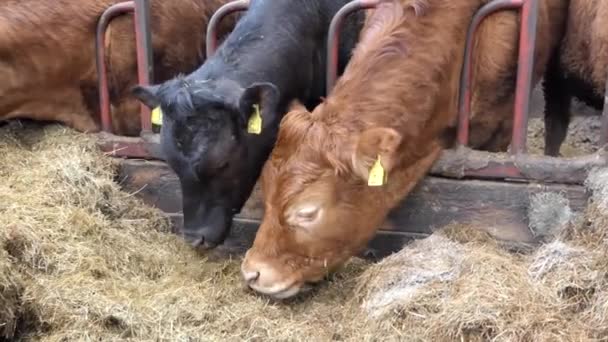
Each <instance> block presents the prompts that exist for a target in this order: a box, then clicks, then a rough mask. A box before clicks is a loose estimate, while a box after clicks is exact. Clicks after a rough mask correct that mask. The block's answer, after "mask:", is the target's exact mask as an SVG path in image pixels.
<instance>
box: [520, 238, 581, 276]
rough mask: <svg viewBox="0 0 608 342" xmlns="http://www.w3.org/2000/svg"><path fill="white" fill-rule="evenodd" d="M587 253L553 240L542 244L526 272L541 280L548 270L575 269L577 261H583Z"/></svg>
mask: <svg viewBox="0 0 608 342" xmlns="http://www.w3.org/2000/svg"><path fill="white" fill-rule="evenodd" d="M586 258H587V255H586V253H585V250H584V249H582V248H577V247H573V246H570V245H569V244H568V243H565V242H563V241H560V240H556V241H553V242H551V243H548V244H546V245H544V246H542V247H541V248H540V249H539V250H538V251H537V252H536V253H535V254H534V256H533V258H532V260H531V262H530V266H529V267H528V274H529V275H530V278H532V279H533V280H536V281H538V280H541V279H543V278H544V277H546V276H547V274H549V273H550V272H555V271H556V270H558V269H559V270H560V271H564V270H565V269H568V271H575V270H576V266H577V264H576V263H574V261H577V262H578V263H581V262H582V263H584V262H585V261H586Z"/></svg>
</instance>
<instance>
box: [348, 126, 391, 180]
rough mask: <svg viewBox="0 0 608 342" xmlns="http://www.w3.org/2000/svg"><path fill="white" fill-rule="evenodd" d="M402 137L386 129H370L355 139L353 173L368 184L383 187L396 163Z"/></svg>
mask: <svg viewBox="0 0 608 342" xmlns="http://www.w3.org/2000/svg"><path fill="white" fill-rule="evenodd" d="M402 139H403V138H402V136H401V134H399V132H397V131H396V130H394V129H392V128H386V127H377V128H370V129H367V130H366V131H364V132H363V133H362V134H361V136H359V138H358V139H357V142H356V146H355V152H354V155H353V160H352V162H353V168H354V170H355V173H356V174H357V175H358V176H359V177H362V178H363V179H365V180H366V181H368V184H376V185H383V184H385V183H386V182H387V180H388V174H389V173H390V172H391V170H392V169H393V167H394V166H395V164H396V161H397V153H398V149H399V145H400V144H401V141H402Z"/></svg>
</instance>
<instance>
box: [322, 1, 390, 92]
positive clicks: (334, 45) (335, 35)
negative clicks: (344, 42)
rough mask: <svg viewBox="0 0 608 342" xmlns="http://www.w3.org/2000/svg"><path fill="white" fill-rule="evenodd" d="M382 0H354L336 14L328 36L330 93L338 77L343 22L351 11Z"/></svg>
mask: <svg viewBox="0 0 608 342" xmlns="http://www.w3.org/2000/svg"><path fill="white" fill-rule="evenodd" d="M379 3H380V0H353V1H351V2H349V3H348V4H346V5H344V6H343V7H342V8H340V10H339V11H338V12H337V13H336V14H335V15H334V17H333V18H332V20H331V23H330V25H329V32H328V36H327V74H326V81H325V82H326V90H325V91H326V92H327V94H328V95H329V93H330V92H331V90H332V89H333V87H334V85H335V83H336V79H337V78H338V52H339V49H340V31H341V30H342V23H343V22H344V20H345V19H346V17H348V16H349V15H350V14H351V13H353V12H355V11H359V10H365V9H370V8H374V7H376V6H377V5H378V4H379Z"/></svg>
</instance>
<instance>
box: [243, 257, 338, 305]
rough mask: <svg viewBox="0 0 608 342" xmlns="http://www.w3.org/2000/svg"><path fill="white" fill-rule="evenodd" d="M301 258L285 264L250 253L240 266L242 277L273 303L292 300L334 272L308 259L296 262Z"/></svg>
mask: <svg viewBox="0 0 608 342" xmlns="http://www.w3.org/2000/svg"><path fill="white" fill-rule="evenodd" d="M301 258H302V257H295V256H292V258H291V260H290V262H285V260H282V261H281V260H280V259H281V258H266V257H262V256H259V255H256V254H254V253H252V252H251V250H250V251H248V252H247V254H246V255H245V259H244V260H243V263H242V264H241V274H242V276H243V279H244V281H245V283H246V284H247V286H249V288H251V289H252V290H254V291H256V292H258V293H260V294H263V295H266V296H269V297H272V298H275V299H287V298H291V297H294V296H296V295H298V294H300V293H303V292H307V291H309V290H311V289H313V285H315V284H317V283H319V282H321V281H323V279H324V278H325V276H326V275H327V274H328V273H330V270H331V269H333V268H335V267H332V268H328V265H326V264H325V263H324V262H322V261H317V260H314V261H313V260H312V259H307V258H306V260H301V261H302V263H300V262H298V261H300V260H298V259H301ZM302 259H305V258H302ZM298 264H300V265H299V267H298V266H296V265H298ZM336 266H337V265H336Z"/></svg>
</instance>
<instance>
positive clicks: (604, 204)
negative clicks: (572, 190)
mask: <svg viewBox="0 0 608 342" xmlns="http://www.w3.org/2000/svg"><path fill="white" fill-rule="evenodd" d="M585 186H586V187H587V188H588V189H589V190H591V192H592V198H593V200H594V202H595V203H596V205H597V206H598V209H600V210H602V211H604V212H608V168H594V169H593V170H591V171H589V175H588V176H587V179H586V181H585Z"/></svg>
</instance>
